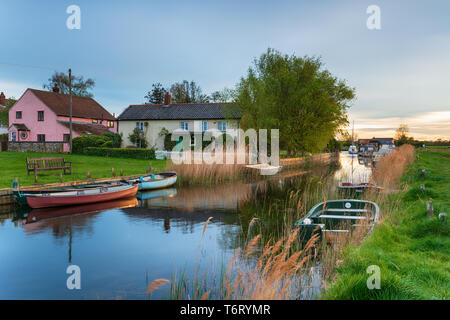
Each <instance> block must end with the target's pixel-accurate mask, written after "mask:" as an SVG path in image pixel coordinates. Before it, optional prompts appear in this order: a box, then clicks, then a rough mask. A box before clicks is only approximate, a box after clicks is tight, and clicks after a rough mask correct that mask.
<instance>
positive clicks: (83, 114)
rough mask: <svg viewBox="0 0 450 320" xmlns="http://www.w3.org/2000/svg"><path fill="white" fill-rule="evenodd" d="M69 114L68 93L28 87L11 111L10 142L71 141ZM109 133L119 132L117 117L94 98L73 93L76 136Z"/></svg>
mask: <svg viewBox="0 0 450 320" xmlns="http://www.w3.org/2000/svg"><path fill="white" fill-rule="evenodd" d="M55 91H57V89H56V90H55ZM69 116H70V115H69V96H68V95H66V94H61V93H59V92H50V91H42V90H36V89H27V90H26V91H25V92H24V94H23V95H22V96H21V97H20V99H19V100H17V102H16V103H15V104H14V106H13V107H12V108H11V109H10V110H9V141H35V142H45V141H47V142H63V141H64V142H68V141H69V135H70V131H69ZM105 132H117V121H116V118H115V117H114V116H113V115H111V114H110V113H109V112H108V111H106V109H105V108H103V107H102V106H101V105H100V104H98V103H97V101H95V100H94V99H92V98H85V97H77V96H72V137H73V138H75V137H77V136H80V135H84V134H95V135H101V134H103V133H105ZM64 151H69V150H68V144H65V145H64Z"/></svg>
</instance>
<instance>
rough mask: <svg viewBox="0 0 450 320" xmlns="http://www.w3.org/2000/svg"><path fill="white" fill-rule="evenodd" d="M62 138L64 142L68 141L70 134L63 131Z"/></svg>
mask: <svg viewBox="0 0 450 320" xmlns="http://www.w3.org/2000/svg"><path fill="white" fill-rule="evenodd" d="M63 140H64V142H69V141H70V134H68V133H65V134H64V136H63Z"/></svg>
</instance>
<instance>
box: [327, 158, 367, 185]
mask: <svg viewBox="0 0 450 320" xmlns="http://www.w3.org/2000/svg"><path fill="white" fill-rule="evenodd" d="M372 160H373V159H372V158H370V157H361V156H356V155H351V154H349V153H348V152H341V154H340V164H341V169H340V170H338V171H337V172H336V174H335V178H336V180H337V181H340V182H351V183H363V182H368V181H369V180H370V176H371V175H372V169H373V161H372Z"/></svg>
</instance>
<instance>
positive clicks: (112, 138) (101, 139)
mask: <svg viewBox="0 0 450 320" xmlns="http://www.w3.org/2000/svg"><path fill="white" fill-rule="evenodd" d="M121 143H122V136H121V135H120V134H117V133H113V132H107V133H105V134H103V135H101V136H95V135H83V136H79V137H76V138H74V139H73V140H72V151H73V153H84V150H85V149H86V148H89V147H99V148H100V147H101V148H120V145H121Z"/></svg>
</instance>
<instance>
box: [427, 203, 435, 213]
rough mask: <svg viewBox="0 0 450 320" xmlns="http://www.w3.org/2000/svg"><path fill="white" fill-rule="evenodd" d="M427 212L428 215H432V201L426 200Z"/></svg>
mask: <svg viewBox="0 0 450 320" xmlns="http://www.w3.org/2000/svg"><path fill="white" fill-rule="evenodd" d="M427 212H428V216H429V217H432V216H433V215H434V212H433V202H431V201H427Z"/></svg>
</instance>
